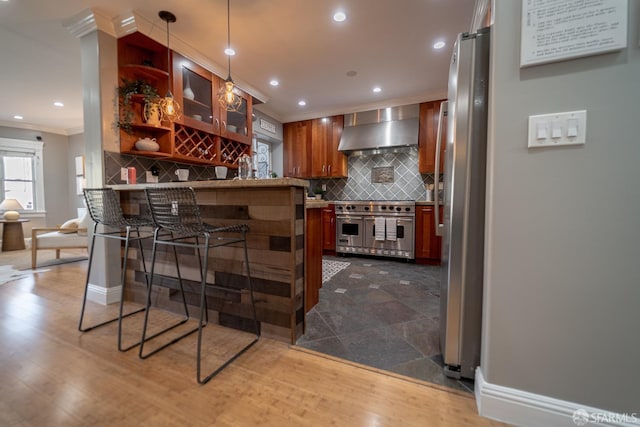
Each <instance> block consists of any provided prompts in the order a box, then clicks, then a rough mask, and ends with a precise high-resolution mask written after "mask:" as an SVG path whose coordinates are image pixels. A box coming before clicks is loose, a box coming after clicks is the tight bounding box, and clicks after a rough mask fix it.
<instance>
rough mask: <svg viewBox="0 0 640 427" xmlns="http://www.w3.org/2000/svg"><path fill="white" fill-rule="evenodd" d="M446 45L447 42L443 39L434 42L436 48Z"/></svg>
mask: <svg viewBox="0 0 640 427" xmlns="http://www.w3.org/2000/svg"><path fill="white" fill-rule="evenodd" d="M444 46H445V42H443V41H439V42H435V43H434V44H433V48H434V49H442V48H443V47H444Z"/></svg>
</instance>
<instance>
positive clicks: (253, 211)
mask: <svg viewBox="0 0 640 427" xmlns="http://www.w3.org/2000/svg"><path fill="white" fill-rule="evenodd" d="M308 185H309V183H308V182H307V181H304V180H300V179H294V178H281V179H262V180H224V181H217V180H216V181H193V182H173V183H164V184H134V185H115V186H112V188H114V189H115V190H117V191H119V193H120V201H121V205H122V209H123V212H124V214H125V215H145V214H148V207H147V202H146V198H145V194H144V189H145V188H146V187H148V186H154V187H160V188H169V187H192V188H193V189H194V190H195V193H196V200H197V203H198V205H199V207H200V213H201V215H202V219H203V221H205V222H207V223H209V224H212V225H215V226H227V225H234V224H242V223H244V224H247V225H249V228H250V231H249V233H248V234H247V246H248V250H249V267H250V270H251V277H252V282H253V286H254V293H255V298H256V307H257V315H258V320H259V322H260V330H261V333H262V335H263V336H266V337H270V338H275V339H279V340H282V341H286V342H289V343H292V344H293V343H295V341H296V340H297V338H298V337H300V336H301V335H302V334H303V330H304V289H305V268H304V263H305V261H304V260H305V259H304V246H305V244H304V242H305V221H306V211H305V199H306V187H308ZM147 240H148V241H147V242H146V244H145V260H146V263H147V271H150V268H151V265H150V262H151V248H152V240H151V239H147ZM147 248H148V249H147ZM129 254H130V255H129V258H130V259H129V262H128V267H127V269H128V270H129V271H127V275H128V280H131V281H132V283H134V285H133V286H132V287H131V289H132V291H131V292H128V293H127V295H126V296H125V298H126V299H127V300H132V301H136V302H141V303H142V302H144V297H145V292H146V291H145V290H146V285H145V280H144V270H143V268H142V260H141V257H140V255H139V253H138V252H137V251H135V250H133V248H131V249H130V251H129ZM178 258H179V265H180V273H181V276H182V278H183V282H184V284H185V287H186V289H185V290H186V291H187V293H188V295H187V301H188V303H189V304H191V305H193V306H194V310H193V311H194V312H197V309H196V308H195V307H197V306H198V300H199V299H198V298H199V297H198V295H199V282H200V270H199V265H200V264H199V262H198V256H197V253H196V252H195V251H193V250H192V251H190V252H189V251H187V250H182V251H181V250H179V251H178ZM155 274H156V276H155V279H154V285H156V284H158V285H161V286H154V294H153V297H152V298H154V304H156V305H157V306H159V307H161V308H164V309H168V310H170V311H176V312H180V311H179V310H180V300H179V298H180V295H179V292H178V289H179V288H178V281H177V274H176V268H175V260H174V258H173V253H172V252H168V251H167V252H162V253H161V252H160V249H159V254H158V257H157V259H156V269H155ZM207 283H213V284H216V285H217V286H216V289H211V290H208V291H207V297H208V300H207V303H208V307H209V310H210V316H209V319H210V320H213V321H215V320H217V321H218V323H219V324H221V325H224V326H229V327H233V328H237V329H244V330H249V331H251V330H252V323H251V321H250V320H249V319H251V318H252V316H251V304H250V298H249V294H248V293H245V292H243V293H242V294H239V295H238V294H237V293H232V292H225V291H224V290H222V291H221V290H219V289H217V287H218V286H222V287H229V288H231V289H238V288H241V287H244V286H245V284H246V268H245V265H244V255H243V251H242V247H241V246H240V245H237V246H236V245H232V246H225V247H220V248H215V249H213V250H212V251H211V252H210V258H209V271H208V275H207Z"/></svg>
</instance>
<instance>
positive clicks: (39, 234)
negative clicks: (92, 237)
mask: <svg viewBox="0 0 640 427" xmlns="http://www.w3.org/2000/svg"><path fill="white" fill-rule="evenodd" d="M90 224H91V218H90V217H89V215H88V214H87V215H85V216H83V217H82V218H74V219H71V220H69V221H67V222H65V223H64V224H62V225H61V226H59V227H34V228H32V229H31V268H32V269H34V268H36V265H37V257H38V251H39V250H55V251H56V259H59V258H60V251H61V250H63V249H77V248H80V249H82V248H88V246H89V237H88V234H87V228H88V226H89V225H90Z"/></svg>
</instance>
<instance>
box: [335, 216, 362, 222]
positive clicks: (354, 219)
mask: <svg viewBox="0 0 640 427" xmlns="http://www.w3.org/2000/svg"><path fill="white" fill-rule="evenodd" d="M336 219H341V220H347V221H362V217H361V216H353V215H337V216H336Z"/></svg>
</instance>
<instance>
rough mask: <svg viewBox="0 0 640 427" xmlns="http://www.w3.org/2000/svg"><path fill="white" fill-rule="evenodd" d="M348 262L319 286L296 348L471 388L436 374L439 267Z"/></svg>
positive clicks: (439, 362)
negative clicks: (317, 296)
mask: <svg viewBox="0 0 640 427" xmlns="http://www.w3.org/2000/svg"><path fill="white" fill-rule="evenodd" d="M324 259H325V260H328V261H338V262H349V263H350V265H349V266H348V267H346V268H345V269H343V270H341V271H339V272H337V273H335V275H334V276H333V277H332V278H331V279H330V280H328V281H326V282H325V283H324V284H323V286H322V288H321V289H320V302H319V303H318V304H317V305H316V306H315V307H314V308H313V309H311V310H310V311H309V313H307V325H306V332H305V334H304V336H302V337H301V338H300V339H299V340H298V342H297V343H296V344H297V345H298V346H300V347H304V348H308V349H311V350H315V351H318V352H321V353H325V354H329V355H331V356H335V357H339V358H342V359H346V360H350V361H353V362H357V363H361V364H364V365H368V366H372V367H375V368H378V369H384V370H387V371H391V372H395V373H398V374H402V375H406V376H408V377H412V378H417V379H420V380H423V381H428V382H432V383H435V384H439V385H444V386H447V387H451V388H455V389H458V390H463V391H466V392H473V381H468V380H454V379H451V378H447V377H446V376H445V375H444V374H443V373H442V366H443V361H442V355H441V354H440V321H439V314H440V284H439V282H440V279H439V267H435V266H425V265H416V264H412V263H406V262H404V261H395V260H387V259H380V258H365V257H330V256H325V257H324Z"/></svg>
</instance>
